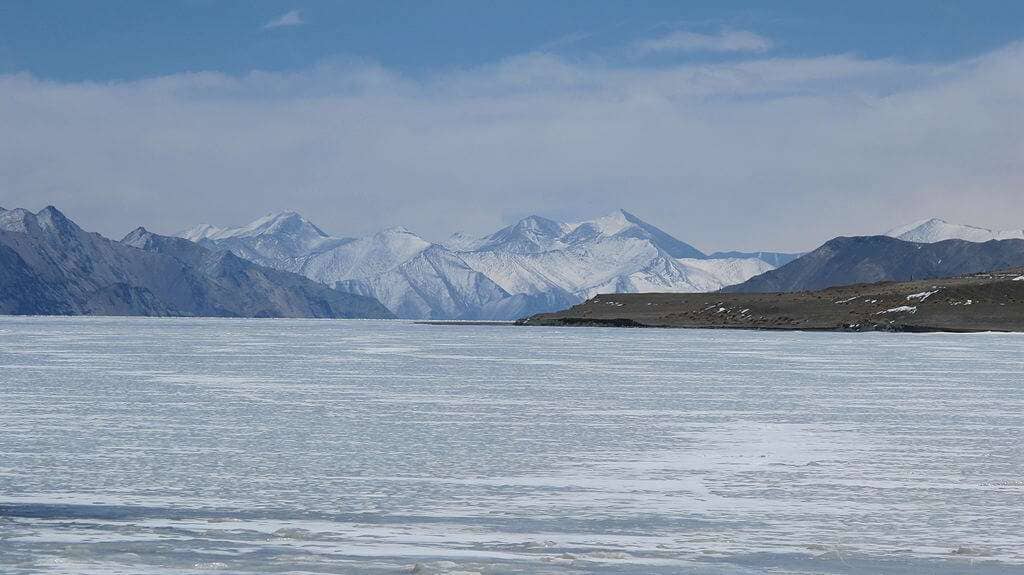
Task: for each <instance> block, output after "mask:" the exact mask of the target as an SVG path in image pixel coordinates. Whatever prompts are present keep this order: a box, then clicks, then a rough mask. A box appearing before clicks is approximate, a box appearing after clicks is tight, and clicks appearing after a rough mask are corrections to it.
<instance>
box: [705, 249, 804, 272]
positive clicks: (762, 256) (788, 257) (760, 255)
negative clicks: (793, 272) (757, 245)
mask: <svg viewBox="0 0 1024 575" xmlns="http://www.w3.org/2000/svg"><path fill="white" fill-rule="evenodd" d="M802 255H804V254H803V253H798V254H793V253H783V252H715V253H713V254H711V255H710V256H708V257H709V258H713V259H727V258H735V259H751V258H756V259H759V260H761V261H763V262H766V263H767V264H769V265H771V266H772V267H776V268H777V267H781V266H784V265H786V264H788V263H789V262H791V261H793V260H795V259H796V258H798V257H800V256H802Z"/></svg>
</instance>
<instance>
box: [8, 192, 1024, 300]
mask: <svg viewBox="0 0 1024 575" xmlns="http://www.w3.org/2000/svg"><path fill="white" fill-rule="evenodd" d="M178 235H179V236H180V237H172V236H162V235H158V234H154V233H152V232H149V231H147V230H146V229H144V228H138V229H136V230H134V231H133V232H131V233H130V234H128V235H127V236H126V237H125V238H124V239H122V240H121V241H119V242H118V241H113V240H110V239H107V238H104V237H102V236H100V235H99V234H95V233H89V232H86V231H84V230H82V229H81V228H80V227H78V226H77V225H76V224H75V223H74V222H72V221H71V220H69V219H68V218H66V217H65V216H64V215H63V214H62V213H60V212H59V211H58V210H57V209H56V208H53V207H47V208H45V209H43V210H41V211H39V212H37V213H32V212H29V211H27V210H23V209H14V210H4V209H2V208H0V313H18V314H24V313H30V314H106V315H115V314H116V315H184V316H207V315H209V316H246V317H374V318H384V317H394V316H397V317H403V318H416V319H516V318H521V317H525V316H528V315H531V314H535V313H541V312H546V311H553V310H559V309H564V308H567V307H570V306H572V305H575V304H578V303H580V302H582V301H584V300H587V299H588V298H592V297H593V296H595V295H597V294H602V293H638V292H675V293H679V292H712V291H718V290H722V291H727V292H794V291H809V290H817V289H822V288H827V287H831V286H840V285H849V284H859V283H870V282H878V281H909V280H918V279H927V278H938V277H947V276H954V275H961V274H970V273H976V272H985V271H992V270H998V269H1002V268H1009V267H1015V266H1024V239H1017V238H1024V231H999V230H987V229H984V228H977V227H973V226H965V225H959V224H951V223H949V222H946V221H943V220H939V219H931V220H925V221H922V222H917V223H914V224H911V225H908V226H902V227H900V228H896V229H893V230H890V231H889V232H888V233H887V234H886V235H881V236H860V237H839V238H835V239H833V240H830V241H828V242H826V243H825V244H824V245H822V246H821V247H819V248H817V249H815V250H813V251H811V252H809V253H806V254H787V253H775V252H716V253H714V254H711V255H706V254H705V253H703V252H701V251H700V250H698V249H697V248H695V247H694V246H692V245H690V244H688V243H685V242H683V241H680V240H678V239H676V238H674V237H672V236H671V235H670V234H668V233H666V232H664V231H663V230H661V229H659V228H657V227H655V226H653V225H651V224H649V223H647V222H645V221H643V220H641V219H640V218H638V217H636V216H635V215H633V214H630V213H629V212H626V211H622V210H619V211H616V212H613V213H611V214H608V215H605V216H602V217H599V218H596V219H593V220H587V221H583V222H578V223H566V222H559V221H555V220H551V219H547V218H543V217H539V216H530V217H527V218H523V219H522V220H519V221H518V222H516V223H514V224H512V225H509V226H507V227H505V228H502V229H500V230H498V231H496V232H494V233H492V234H489V235H486V236H482V237H476V236H469V235H466V234H455V235H453V236H451V237H450V238H448V239H447V240H446V241H444V242H441V243H432V242H429V241H427V240H425V239H423V238H421V237H419V236H417V235H416V234H414V233H412V232H411V231H409V230H407V229H405V228H390V229H387V230H383V231H381V232H379V233H376V234H373V235H370V236H365V237H358V238H352V237H340V236H333V235H331V234H328V233H327V232H325V231H324V230H322V229H321V228H319V227H317V226H316V225H315V224H313V223H312V222H310V221H308V220H306V219H305V218H303V217H302V216H301V215H299V214H297V213H295V212H282V213H278V214H270V215H267V216H265V217H263V218H260V219H258V220H256V221H254V222H252V223H250V224H248V225H246V226H242V227H238V228H226V229H225V228H217V227H214V226H211V225H209V224H201V225H199V226H196V227H194V228H191V229H189V230H186V231H185V232H182V233H180V234H178Z"/></svg>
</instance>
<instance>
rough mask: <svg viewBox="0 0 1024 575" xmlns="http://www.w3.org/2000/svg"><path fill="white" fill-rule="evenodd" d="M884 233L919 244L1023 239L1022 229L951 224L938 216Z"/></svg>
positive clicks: (1023, 232) (1023, 231)
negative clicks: (998, 228) (999, 228)
mask: <svg viewBox="0 0 1024 575" xmlns="http://www.w3.org/2000/svg"><path fill="white" fill-rule="evenodd" d="M885 235H887V236H890V237H893V238H896V239H898V240H903V241H906V242H916V243H919V244H931V243H935V242H941V241H945V240H964V241H968V242H979V243H980V242H987V241H991V240H1010V239H1024V230H990V229H987V228H979V227H975V226H968V225H963V224H953V223H950V222H947V221H945V220H941V219H939V218H931V219H928V220H921V221H918V222H914V223H911V224H907V225H905V226H900V227H898V228H893V229H891V230H889V231H888V232H886V233H885Z"/></svg>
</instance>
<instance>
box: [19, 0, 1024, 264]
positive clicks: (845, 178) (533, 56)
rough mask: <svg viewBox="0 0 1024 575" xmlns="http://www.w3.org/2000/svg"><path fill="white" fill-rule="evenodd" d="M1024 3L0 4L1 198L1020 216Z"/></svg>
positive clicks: (837, 229)
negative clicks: (2, 135)
mask: <svg viewBox="0 0 1024 575" xmlns="http://www.w3.org/2000/svg"><path fill="white" fill-rule="evenodd" d="M1022 36H1024V3H1021V2H1009V1H1006V2H995V1H987V2H986V1H979V2H941V1H936V2H913V1H903V2H810V1H808V2H786V3H783V2H776V3H771V4H770V5H768V3H764V2H600V1H586V2H584V1H575V2H568V1H562V2H557V1H545V2H532V1H521V2H483V1H476V2H469V1H465V2H455V1H451V2H426V1H424V2H411V1H410V2H386V1H378V2H354V1H352V2H343V1H338V2H314V1H303V2H287V3H282V2H261V1H247V2H241V1H233V0H188V1H185V0H183V1H179V2H171V1H165V2H157V1H130V2H129V1H125V2H114V1H96V2H73V1H66V2H54V1H45V0H33V1H28V0H7V1H5V2H2V3H0V102H2V104H3V105H0V126H2V127H3V130H4V134H5V137H4V138H2V139H0V206H3V207H7V208H9V207H14V206H22V207H27V208H35V209H38V208H41V207H43V206H45V205H47V204H54V205H57V206H58V207H60V208H61V209H62V210H64V211H65V212H67V213H68V214H69V215H70V216H71V217H72V218H74V219H76V221H79V222H80V223H81V224H82V225H83V226H85V227H87V228H89V229H95V230H97V231H100V232H102V233H104V234H107V235H111V236H119V235H120V234H123V233H125V232H127V231H128V230H130V229H132V228H133V227H135V226H137V225H145V226H147V227H148V228H150V229H153V230H156V231H162V232H174V231H176V230H180V229H183V228H185V227H188V226H191V225H193V224H195V223H198V222H200V221H207V222H210V223H213V224H217V225H238V224H242V223H245V222H247V221H249V220H252V219H255V218H256V217H259V216H261V215H264V214H265V213H268V212H272V211H281V210H285V209H293V210H296V211H299V212H301V213H304V214H305V215H307V216H308V217H309V218H310V219H312V220H313V221H314V222H316V223H317V224H318V225H320V226H321V227H322V228H324V229H326V230H328V231H330V232H332V233H335V234H338V235H359V234H365V233H371V232H373V231H375V230H377V229H380V228H382V227H387V226H391V225H403V226H406V227H409V228H411V229H413V230H414V231H416V232H418V233H420V234H421V235H423V236H424V237H426V238H428V239H431V240H442V239H444V238H445V237H447V235H449V234H450V233H452V232H455V231H465V232H468V233H486V232H490V231H493V230H494V229H497V228H498V227H499V226H501V225H504V224H507V223H510V222H512V221H514V220H515V219H517V218H519V217H523V216H526V215H529V214H539V215H544V216H549V217H554V218H560V219H564V220H570V221H571V220H577V219H584V218H589V217H593V216H595V215H599V214H602V213H606V212H609V211H611V210H614V209H616V208H625V209H627V210H629V211H631V212H634V213H636V214H637V215H639V216H641V217H643V218H645V219H647V220H649V221H651V222H652V223H654V224H656V225H658V226H659V227H662V228H663V229H665V230H667V231H669V232H671V233H673V234H674V235H676V236H677V237H679V238H680V239H682V240H685V241H687V242H691V243H693V244H695V245H697V246H698V247H700V248H701V249H704V250H705V251H713V250H717V249H734V248H736V249H775V250H803V249H809V248H813V247H814V246H816V245H818V244H820V243H821V242H823V241H825V240H827V239H829V238H831V237H833V236H835V235H841V234H845V235H852V234H866V233H878V232H882V231H884V230H885V229H887V228H889V227H893V226H896V225H900V224H904V223H906V222H908V221H912V220H917V219H922V218H926V217H932V216H938V217H945V218H947V219H950V220H955V221H960V222H964V223H970V224H974V225H982V226H986V227H1001V228H1020V227H1024V193H1021V190H1022V188H1024V171H1022V170H1021V169H1020V166H1021V165H1024V117H1022V113H1021V110H1024V43H1022V41H1021V40H1022Z"/></svg>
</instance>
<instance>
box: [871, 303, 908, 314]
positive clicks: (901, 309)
mask: <svg viewBox="0 0 1024 575" xmlns="http://www.w3.org/2000/svg"><path fill="white" fill-rule="evenodd" d="M886 313H917V306H916V305H901V306H899V307H893V308H889V309H887V310H884V311H880V312H878V313H876V314H875V315H882V314H886Z"/></svg>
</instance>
